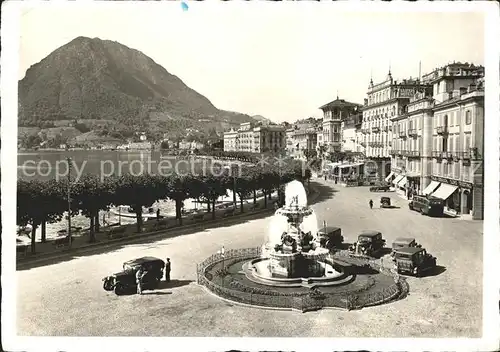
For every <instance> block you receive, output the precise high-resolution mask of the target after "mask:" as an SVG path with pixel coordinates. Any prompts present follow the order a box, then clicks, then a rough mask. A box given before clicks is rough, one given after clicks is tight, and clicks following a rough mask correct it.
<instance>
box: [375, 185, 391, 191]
mask: <svg viewBox="0 0 500 352" xmlns="http://www.w3.org/2000/svg"><path fill="white" fill-rule="evenodd" d="M390 190H391V186H388V185H379V186H372V187H370V192H389V191H390Z"/></svg>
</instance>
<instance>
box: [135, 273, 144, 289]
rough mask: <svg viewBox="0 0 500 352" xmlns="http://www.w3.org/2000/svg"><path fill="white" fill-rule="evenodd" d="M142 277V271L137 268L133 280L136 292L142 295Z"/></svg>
mask: <svg viewBox="0 0 500 352" xmlns="http://www.w3.org/2000/svg"><path fill="white" fill-rule="evenodd" d="M143 277H144V271H143V269H142V268H139V270H137V272H136V273H135V282H136V283H137V294H138V295H142V278H143Z"/></svg>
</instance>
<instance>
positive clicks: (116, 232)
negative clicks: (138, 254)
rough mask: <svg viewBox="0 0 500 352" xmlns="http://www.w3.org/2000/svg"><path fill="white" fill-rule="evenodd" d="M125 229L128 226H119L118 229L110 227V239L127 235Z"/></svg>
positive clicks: (108, 233) (108, 235)
mask: <svg viewBox="0 0 500 352" xmlns="http://www.w3.org/2000/svg"><path fill="white" fill-rule="evenodd" d="M125 231H127V228H126V227H117V228H116V229H110V230H108V231H107V232H106V236H107V237H108V239H110V240H112V239H115V238H122V237H125Z"/></svg>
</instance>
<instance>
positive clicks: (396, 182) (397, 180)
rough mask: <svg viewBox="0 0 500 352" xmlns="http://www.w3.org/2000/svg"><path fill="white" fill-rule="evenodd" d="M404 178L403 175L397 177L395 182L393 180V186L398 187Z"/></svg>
mask: <svg viewBox="0 0 500 352" xmlns="http://www.w3.org/2000/svg"><path fill="white" fill-rule="evenodd" d="M403 177H404V176H403V175H397V176H396V178H395V179H394V180H392V184H393V185H397V184H398V182H399V181H401V179H402V178H403Z"/></svg>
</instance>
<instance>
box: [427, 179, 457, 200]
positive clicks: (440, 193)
mask: <svg viewBox="0 0 500 352" xmlns="http://www.w3.org/2000/svg"><path fill="white" fill-rule="evenodd" d="M457 188H458V187H457V186H452V185H449V184H447V183H441V186H439V188H438V189H437V190H436V192H434V193H432V194H431V196H433V197H436V198H440V199H443V200H446V199H448V198H449V197H450V196H451V195H452V194H453V192H455V190H456V189H457Z"/></svg>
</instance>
